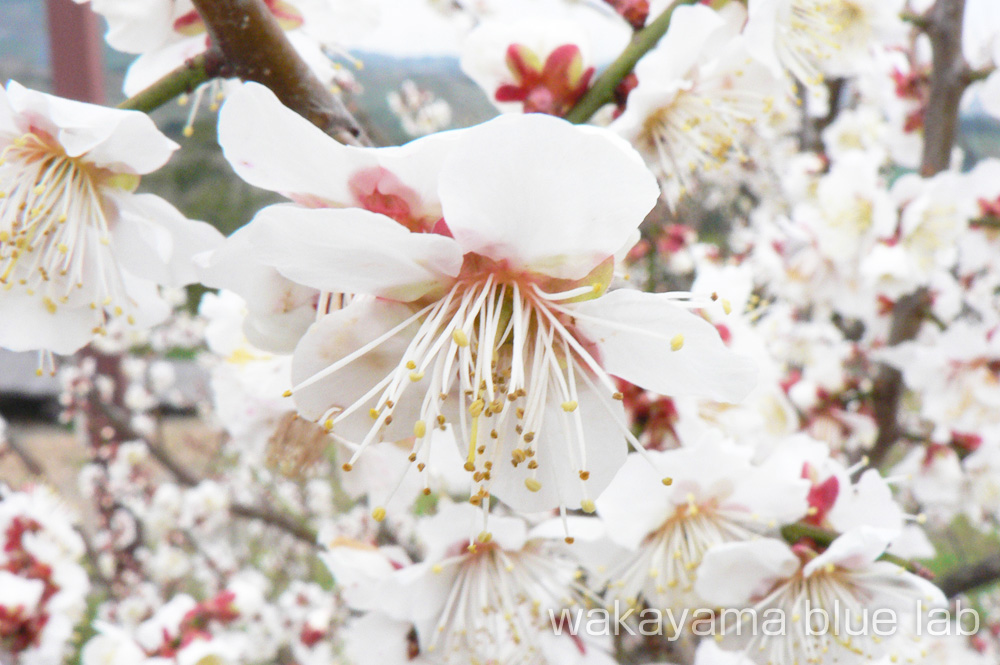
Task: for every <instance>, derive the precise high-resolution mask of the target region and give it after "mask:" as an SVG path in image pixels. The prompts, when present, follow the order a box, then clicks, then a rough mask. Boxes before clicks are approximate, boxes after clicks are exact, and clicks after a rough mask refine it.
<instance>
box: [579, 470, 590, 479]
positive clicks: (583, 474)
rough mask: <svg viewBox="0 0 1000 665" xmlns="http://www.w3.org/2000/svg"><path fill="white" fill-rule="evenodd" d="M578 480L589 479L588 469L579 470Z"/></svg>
mask: <svg viewBox="0 0 1000 665" xmlns="http://www.w3.org/2000/svg"><path fill="white" fill-rule="evenodd" d="M580 480H590V471H581V472H580Z"/></svg>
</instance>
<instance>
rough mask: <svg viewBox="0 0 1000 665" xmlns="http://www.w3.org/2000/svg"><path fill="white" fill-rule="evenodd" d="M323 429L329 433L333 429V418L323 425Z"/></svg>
mask: <svg viewBox="0 0 1000 665" xmlns="http://www.w3.org/2000/svg"><path fill="white" fill-rule="evenodd" d="M323 429H325V430H326V431H327V432H329V431H330V430H332V429H333V418H327V419H326V422H324V423H323Z"/></svg>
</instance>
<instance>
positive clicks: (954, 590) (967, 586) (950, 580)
mask: <svg viewBox="0 0 1000 665" xmlns="http://www.w3.org/2000/svg"><path fill="white" fill-rule="evenodd" d="M997 580H1000V554H993V555H990V556H988V557H986V558H985V559H982V560H980V561H978V562H976V563H974V564H972V565H971V566H966V567H964V568H959V569H958V570H955V571H952V572H950V573H948V574H947V575H943V576H942V577H940V578H938V581H937V584H938V586H939V587H941V591H943V592H944V595H946V596H947V597H948V598H954V597H955V596H957V595H959V594H961V593H966V592H967V591H972V590H973V589H976V588H978V587H981V586H985V585H987V584H991V583H993V582H996V581H997Z"/></svg>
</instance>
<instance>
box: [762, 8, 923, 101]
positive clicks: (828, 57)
mask: <svg viewBox="0 0 1000 665" xmlns="http://www.w3.org/2000/svg"><path fill="white" fill-rule="evenodd" d="M904 1H905V0H751V1H750V4H749V20H748V21H747V26H746V30H745V31H744V34H745V35H746V39H747V45H748V47H749V49H750V51H751V52H752V53H753V55H754V57H755V58H758V59H760V61H761V62H763V63H765V64H766V65H768V66H769V67H770V68H771V70H772V71H773V72H774V73H775V74H776V75H777V74H780V73H781V72H782V70H785V69H787V70H788V71H789V72H790V73H791V74H792V75H793V76H794V77H795V78H796V79H798V80H799V81H800V82H801V83H803V84H805V85H808V86H814V85H817V84H819V83H822V81H823V77H824V74H831V75H845V74H854V73H857V72H859V71H861V70H862V69H863V68H864V67H865V66H870V63H871V62H872V58H871V50H872V49H873V48H879V47H883V48H884V46H883V45H887V44H892V43H893V42H894V41H895V40H896V39H899V38H900V37H902V35H903V34H904V32H905V30H904V27H903V23H902V21H901V20H900V18H899V12H900V10H902V8H903V4H904Z"/></svg>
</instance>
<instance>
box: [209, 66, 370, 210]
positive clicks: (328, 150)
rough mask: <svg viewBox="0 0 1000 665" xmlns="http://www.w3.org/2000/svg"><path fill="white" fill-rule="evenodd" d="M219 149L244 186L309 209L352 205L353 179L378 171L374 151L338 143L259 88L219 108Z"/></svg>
mask: <svg viewBox="0 0 1000 665" xmlns="http://www.w3.org/2000/svg"><path fill="white" fill-rule="evenodd" d="M219 145H221V146H222V150H223V153H224V154H225V156H226V159H227V160H229V163H230V164H231V165H232V167H233V170H234V171H236V174H237V175H238V176H240V177H241V178H243V179H244V180H246V181H247V182H248V183H250V184H251V185H254V186H255V187H261V188H263V189H269V190H271V191H274V192H278V193H280V194H283V195H284V196H287V197H288V198H290V199H292V200H294V201H297V202H300V203H302V204H303V205H309V206H329V207H340V206H349V205H353V204H354V203H353V201H352V197H351V194H350V191H349V190H348V188H347V183H348V181H349V179H350V178H351V175H352V174H353V173H355V172H356V171H359V170H362V169H366V168H374V167H376V166H378V161H377V159H376V152H375V151H374V150H370V149H369V150H366V149H361V148H355V147H351V146H345V145H341V144H340V143H337V142H336V141H335V140H333V139H332V138H330V137H329V136H327V135H326V134H324V133H323V132H322V131H321V130H320V129H318V128H317V127H316V126H315V125H313V124H312V123H311V122H309V121H308V120H306V119H305V118H303V117H302V116H300V115H299V114H297V113H295V112H294V111H292V110H290V109H288V108H286V107H285V106H284V105H282V103H281V102H280V101H278V98H277V97H276V96H275V95H274V93H273V92H271V91H270V90H268V89H267V88H265V87H264V86H262V85H260V84H257V83H245V84H243V86H241V87H240V88H239V89H238V90H236V91H235V92H233V93H232V94H231V95H229V97H228V98H227V99H226V102H225V103H224V104H223V105H222V110H221V111H220V112H219Z"/></svg>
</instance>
